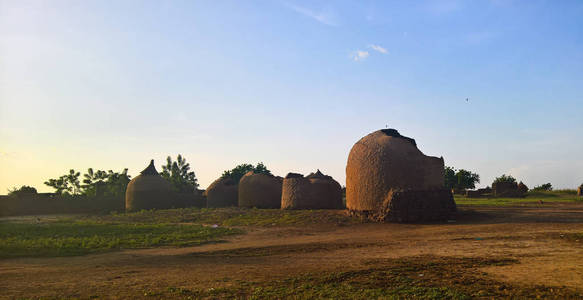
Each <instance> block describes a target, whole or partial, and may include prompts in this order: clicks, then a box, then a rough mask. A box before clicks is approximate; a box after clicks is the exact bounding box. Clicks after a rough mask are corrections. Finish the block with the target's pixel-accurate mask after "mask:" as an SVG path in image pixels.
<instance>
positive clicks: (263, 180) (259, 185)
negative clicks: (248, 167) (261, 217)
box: [239, 171, 283, 208]
mask: <svg viewBox="0 0 583 300" xmlns="http://www.w3.org/2000/svg"><path fill="white" fill-rule="evenodd" d="M282 181H283V178H281V177H275V176H273V175H271V174H261V173H258V174H256V173H254V172H253V171H249V172H247V173H246V174H245V175H244V176H243V177H242V178H241V180H240V181H239V207H257V208H280V206H281V185H282Z"/></svg>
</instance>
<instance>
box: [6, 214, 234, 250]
mask: <svg viewBox="0 0 583 300" xmlns="http://www.w3.org/2000/svg"><path fill="white" fill-rule="evenodd" d="M1 225H2V226H0V258H8V257H23V256H33V257H35V256H72V255H83V254H89V253H94V252H103V251H110V250H120V249H126V248H149V247H158V246H189V245H198V244H202V243H206V242H210V241H216V240H217V238H219V237H221V236H225V235H229V234H235V233H240V232H241V231H240V230H237V229H231V228H225V227H219V228H212V227H205V226H201V225H182V224H168V223H162V224H145V223H130V222H127V223H121V222H103V221H96V220H59V221H56V222H43V223H2V224H1Z"/></svg>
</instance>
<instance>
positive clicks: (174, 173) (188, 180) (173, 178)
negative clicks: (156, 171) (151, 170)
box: [160, 154, 198, 193]
mask: <svg viewBox="0 0 583 300" xmlns="http://www.w3.org/2000/svg"><path fill="white" fill-rule="evenodd" d="M160 175H161V176H162V177H164V178H165V179H166V180H168V181H169V182H170V183H171V184H172V186H173V188H174V190H176V191H178V192H181V193H186V192H194V190H196V189H197V188H198V179H196V175H195V174H194V172H193V171H190V164H189V163H187V162H186V159H185V158H184V157H183V156H182V155H180V154H178V156H177V157H176V161H172V158H171V157H170V156H168V157H167V158H166V165H164V166H162V173H160Z"/></svg>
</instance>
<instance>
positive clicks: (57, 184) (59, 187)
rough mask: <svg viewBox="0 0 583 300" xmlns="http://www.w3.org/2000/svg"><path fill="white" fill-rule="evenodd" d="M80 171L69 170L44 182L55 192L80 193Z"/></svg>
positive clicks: (65, 193)
mask: <svg viewBox="0 0 583 300" xmlns="http://www.w3.org/2000/svg"><path fill="white" fill-rule="evenodd" d="M80 175H81V173H79V172H75V170H73V169H71V170H69V174H65V175H63V176H61V177H59V178H53V179H49V180H48V181H45V184H46V185H48V186H50V187H52V188H54V189H55V190H56V191H55V192H56V193H57V194H60V195H79V194H81V184H80V182H79V176H80Z"/></svg>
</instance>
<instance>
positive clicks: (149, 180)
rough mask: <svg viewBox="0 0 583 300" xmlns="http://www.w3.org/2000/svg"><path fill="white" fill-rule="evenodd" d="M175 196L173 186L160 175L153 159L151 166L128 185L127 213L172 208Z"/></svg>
mask: <svg viewBox="0 0 583 300" xmlns="http://www.w3.org/2000/svg"><path fill="white" fill-rule="evenodd" d="M174 195H175V193H174V192H173V191H172V186H171V185H170V183H169V182H168V181H166V179H164V178H162V176H160V174H158V171H156V167H154V160H153V159H152V160H151V161H150V165H148V167H147V168H146V169H144V170H143V171H142V172H140V175H138V176H136V177H135V178H134V179H132V180H131V181H130V182H129V183H128V186H127V188H126V205H125V206H126V211H137V210H142V209H152V208H156V209H164V208H170V207H171V206H172V201H173V199H174Z"/></svg>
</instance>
